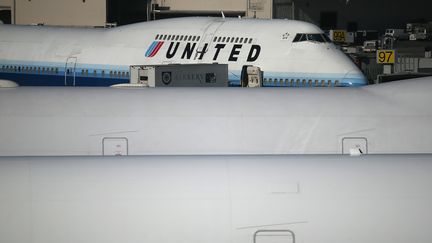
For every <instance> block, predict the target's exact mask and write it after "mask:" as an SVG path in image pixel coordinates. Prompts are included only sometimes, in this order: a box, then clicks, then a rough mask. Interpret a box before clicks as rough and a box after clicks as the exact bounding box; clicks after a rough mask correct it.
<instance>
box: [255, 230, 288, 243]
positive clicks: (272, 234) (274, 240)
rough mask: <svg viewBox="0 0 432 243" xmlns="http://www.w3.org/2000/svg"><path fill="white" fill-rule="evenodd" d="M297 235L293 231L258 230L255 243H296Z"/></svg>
mask: <svg viewBox="0 0 432 243" xmlns="http://www.w3.org/2000/svg"><path fill="white" fill-rule="evenodd" d="M295 242H296V239H295V234H294V232H293V231H291V230H258V231H257V232H255V234H254V241H253V243H295Z"/></svg>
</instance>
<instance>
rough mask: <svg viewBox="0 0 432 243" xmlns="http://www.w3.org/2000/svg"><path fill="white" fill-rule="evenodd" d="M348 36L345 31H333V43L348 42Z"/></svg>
mask: <svg viewBox="0 0 432 243" xmlns="http://www.w3.org/2000/svg"><path fill="white" fill-rule="evenodd" d="M346 36H347V32H346V31H345V30H333V42H346Z"/></svg>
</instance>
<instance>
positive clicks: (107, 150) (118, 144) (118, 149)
mask: <svg viewBox="0 0 432 243" xmlns="http://www.w3.org/2000/svg"><path fill="white" fill-rule="evenodd" d="M128 154H129V143H128V140H127V138H124V137H118V138H116V137H109V138H104V139H103V140H102V155H104V156H122V155H128Z"/></svg>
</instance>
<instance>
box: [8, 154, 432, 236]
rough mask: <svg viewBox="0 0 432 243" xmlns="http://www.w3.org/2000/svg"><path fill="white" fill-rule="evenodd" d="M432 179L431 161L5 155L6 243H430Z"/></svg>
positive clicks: (424, 157)
mask: <svg viewBox="0 0 432 243" xmlns="http://www.w3.org/2000/svg"><path fill="white" fill-rule="evenodd" d="M431 178H432V160H431V156H430V155H387V156H371V155H367V156H361V157H350V156H185V157H177V156H149V157H146V156H144V157H136V156H128V157H48V158H47V157H35V158H31V157H21V158H8V157H0V242H8V243H15V242H17V243H18V242H19V243H21V242H33V243H69V242H80V243H87V242H88V243H106V242H126V243H129V242H154V243H168V242H180V243H202V242H206V243H220V242H227V243H228V242H237V243H251V242H252V240H253V235H254V233H255V232H256V231H257V230H284V229H285V230H286V229H289V230H292V231H293V232H294V233H295V235H296V238H297V242H301V243H346V242H350V243H364V242H369V243H405V242H429V241H430V239H431V238H430V237H431V236H430V230H429V228H430V224H429V222H430V219H431V217H432V210H431V207H430V205H431V204H432V191H431V190H430V188H431V186H432V180H431ZM292 182H296V183H297V184H298V186H299V192H298V193H276V194H275V193H269V192H268V190H267V189H268V185H270V184H291V183H292ZM289 242H290V241H289ZM258 243H262V241H259V242H258ZM278 243H279V242H278Z"/></svg>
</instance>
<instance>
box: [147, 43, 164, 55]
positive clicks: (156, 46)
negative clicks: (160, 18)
mask: <svg viewBox="0 0 432 243" xmlns="http://www.w3.org/2000/svg"><path fill="white" fill-rule="evenodd" d="M163 44H164V42H163V41H153V43H152V44H151V45H150V47H149V48H148V49H147V52H146V54H145V56H146V57H154V56H155V55H156V54H157V53H158V52H159V50H160V49H161V48H162V46H163Z"/></svg>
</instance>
